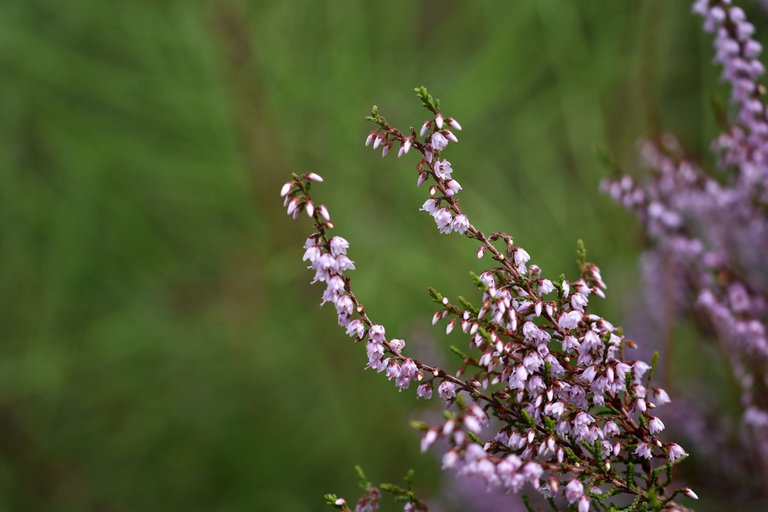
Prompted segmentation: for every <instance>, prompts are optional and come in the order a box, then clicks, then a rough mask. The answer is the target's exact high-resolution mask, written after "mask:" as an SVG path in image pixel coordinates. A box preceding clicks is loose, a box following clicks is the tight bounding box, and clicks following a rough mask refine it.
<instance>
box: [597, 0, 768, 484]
mask: <svg viewBox="0 0 768 512" xmlns="http://www.w3.org/2000/svg"><path fill="white" fill-rule="evenodd" d="M693 10H694V12H696V13H697V14H699V15H701V16H702V17H703V18H704V30H705V31H707V32H709V33H712V34H713V35H714V47H715V61H716V62H717V63H718V64H719V65H720V66H721V67H722V79H723V81H724V82H726V83H727V84H728V85H729V86H730V102H729V103H730V109H731V112H730V116H729V115H727V113H724V112H719V117H720V124H721V127H722V133H720V135H719V136H718V137H717V138H716V140H715V141H714V143H713V144H712V149H713V153H714V155H715V161H714V168H715V170H714V171H709V170H708V169H707V168H706V167H705V166H704V165H702V164H699V163H697V162H696V161H695V160H694V159H693V158H691V157H689V156H687V155H686V154H685V152H684V151H683V149H682V148H681V146H680V144H679V143H678V142H677V140H676V139H675V138H674V137H673V136H671V135H664V136H661V137H658V138H655V139H651V140H648V141H646V142H644V143H643V146H642V158H643V162H644V163H645V165H646V166H647V167H648V168H649V169H650V172H649V173H647V174H646V175H645V176H644V177H643V179H642V180H636V179H633V178H632V177H630V176H623V177H620V178H616V179H611V180H608V181H606V182H605V184H604V188H605V190H606V191H607V192H608V193H609V194H610V195H611V196H612V197H613V198H614V199H615V200H616V201H618V202H620V203H621V204H623V205H624V206H625V207H626V208H628V209H629V210H631V211H633V212H635V213H636V214H637V217H638V219H639V221H640V224H641V225H642V227H643V230H644V232H645V234H646V239H647V241H648V249H647V251H646V253H645V254H644V256H643V265H642V267H643V274H644V277H645V283H646V289H647V290H648V294H649V295H650V296H651V297H652V300H650V301H649V304H650V305H651V306H652V307H653V308H654V309H656V311H655V313H656V315H655V316H656V317H657V318H658V319H660V320H661V322H662V324H665V325H669V324H674V323H675V322H676V321H677V320H678V317H679V316H680V315H681V314H684V313H689V314H693V315H694V317H695V318H696V319H697V320H698V321H699V323H700V325H701V326H702V327H704V328H705V329H706V330H708V331H709V332H711V333H713V334H714V338H715V339H716V340H717V342H718V344H719V346H720V348H721V353H722V354H723V358H722V359H723V360H724V361H726V364H727V365H728V366H729V367H730V369H731V371H732V374H733V375H734V377H735V378H736V380H737V381H738V383H739V386H740V390H741V405H742V410H743V421H742V423H743V427H744V429H745V430H746V432H747V434H748V435H747V439H748V441H747V443H746V447H747V451H748V452H749V453H750V456H749V457H747V459H748V460H751V462H757V466H758V468H762V471H763V474H764V475H766V476H768V338H767V336H768V300H767V299H766V292H768V274H766V271H765V265H764V257H765V255H766V254H768V216H767V215H766V213H767V212H766V207H768V111H767V110H766V106H765V103H764V101H763V98H764V96H765V93H766V90H765V87H764V86H763V85H761V84H760V83H759V81H758V79H759V77H760V76H761V75H762V74H763V73H764V71H765V68H764V66H763V64H762V63H761V62H760V61H759V60H758V56H759V55H760V53H761V51H762V47H761V45H760V43H759V42H757V41H756V40H755V38H754V33H755V28H754V26H753V25H752V24H751V23H750V22H749V21H747V19H746V15H745V13H744V11H743V10H742V9H741V8H740V7H737V6H733V5H731V2H730V1H721V0H698V1H696V2H695V3H694V7H693ZM702 441H704V440H702ZM765 478H766V477H764V479H765Z"/></svg>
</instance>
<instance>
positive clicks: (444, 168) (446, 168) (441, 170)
mask: <svg viewBox="0 0 768 512" xmlns="http://www.w3.org/2000/svg"><path fill="white" fill-rule="evenodd" d="M451 174H453V167H451V162H449V161H448V160H437V161H436V162H435V175H436V176H437V177H438V178H440V179H441V180H447V179H448V178H450V177H451Z"/></svg>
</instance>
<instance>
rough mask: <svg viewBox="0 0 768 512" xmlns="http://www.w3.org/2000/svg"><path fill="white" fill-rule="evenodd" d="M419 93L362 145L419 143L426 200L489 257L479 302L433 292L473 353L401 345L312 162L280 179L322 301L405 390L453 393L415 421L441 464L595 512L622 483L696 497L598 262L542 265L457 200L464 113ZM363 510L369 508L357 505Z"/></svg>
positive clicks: (658, 504)
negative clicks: (320, 201)
mask: <svg viewBox="0 0 768 512" xmlns="http://www.w3.org/2000/svg"><path fill="white" fill-rule="evenodd" d="M417 93H418V95H419V97H420V99H421V100H422V103H423V104H424V106H425V107H426V108H427V109H428V110H429V111H430V112H431V114H432V116H431V117H430V118H429V119H428V120H427V121H425V122H424V123H423V124H422V125H421V126H422V128H421V130H420V133H419V134H417V133H416V131H415V130H414V129H413V128H411V129H410V130H409V132H406V133H404V132H402V131H400V130H398V129H396V128H393V127H392V126H391V125H390V124H389V123H388V122H387V120H386V119H385V118H384V117H383V116H382V115H381V113H380V112H379V111H378V109H377V108H376V107H374V109H373V111H372V113H371V115H370V117H369V119H370V120H371V121H372V122H373V123H375V124H376V125H377V127H376V129H375V130H374V131H372V132H371V133H370V134H369V135H368V137H367V139H366V145H372V146H373V147H374V148H379V147H383V148H384V149H383V151H384V154H386V153H387V152H388V151H389V148H392V147H399V151H398V153H399V155H404V154H406V153H408V152H410V151H411V150H412V149H413V150H415V151H416V152H417V153H418V154H419V159H418V162H417V164H416V172H417V173H418V179H417V184H418V185H419V186H421V185H423V184H425V183H427V182H430V183H431V185H430V187H429V196H430V197H429V199H427V201H426V202H425V203H424V205H423V207H422V209H423V210H424V211H426V212H428V213H429V214H430V215H432V216H433V218H434V220H435V222H436V224H437V227H438V230H439V231H440V232H443V233H450V232H457V233H460V234H462V235H463V236H465V237H466V238H469V239H470V240H472V241H473V242H475V243H477V244H478V246H479V249H478V253H477V256H478V259H483V258H486V259H489V260H490V261H489V266H488V267H487V269H486V270H485V271H484V272H482V273H480V275H477V276H475V285H476V286H477V288H478V291H479V302H478V304H477V305H473V304H472V303H471V302H470V301H468V300H466V299H463V298H459V299H458V301H452V300H450V299H449V298H448V297H444V296H443V295H441V294H440V293H439V292H437V291H435V290H431V291H430V292H431V295H432V298H433V299H434V301H435V302H436V304H437V311H436V312H435V315H434V317H433V323H434V324H437V323H438V322H444V323H445V324H446V332H447V333H451V332H452V331H454V330H455V328H456V327H459V329H458V331H461V332H462V333H463V336H464V337H465V339H466V340H467V350H468V351H469V354H466V353H464V352H462V351H461V350H460V349H455V352H456V353H457V354H458V355H459V357H460V358H461V365H460V367H459V368H458V370H457V371H456V372H453V373H451V372H447V371H445V370H443V369H441V368H437V367H434V366H430V365H428V364H426V363H424V362H421V361H419V360H417V359H415V358H411V357H408V356H407V355H406V354H405V353H404V348H405V342H404V341H403V340H400V339H393V338H388V337H387V335H386V330H385V328H384V327H383V326H382V325H379V324H376V323H374V322H373V321H372V320H371V318H370V317H369V316H368V313H367V312H366V310H365V308H364V306H363V305H362V303H360V301H359V300H358V299H357V297H356V296H355V294H354V293H353V291H352V287H351V281H350V278H349V277H345V276H343V272H344V271H346V270H349V269H351V268H353V266H352V263H351V261H349V259H348V258H347V256H346V251H347V249H348V248H349V244H348V243H347V242H346V241H345V240H344V239H342V238H340V237H338V236H332V235H331V234H330V231H331V230H332V229H333V226H332V225H331V223H330V220H329V218H330V217H329V215H328V212H327V209H324V210H323V212H322V213H321V212H320V208H319V207H318V208H310V206H309V205H313V204H314V203H313V201H312V198H311V196H310V190H309V189H310V186H311V184H312V182H313V181H318V177H317V176H316V175H314V174H305V175H301V176H294V179H293V180H292V181H291V182H289V183H287V184H286V185H285V186H284V187H283V190H282V193H283V196H284V197H285V204H286V206H287V209H288V213H289V214H291V215H294V216H295V215H297V212H299V211H306V212H307V213H308V214H309V216H310V217H311V218H312V219H313V221H314V225H315V229H316V231H315V233H313V234H312V235H311V236H310V237H309V238H308V240H307V243H306V244H305V248H306V253H305V260H308V261H309V262H310V265H311V268H312V269H313V270H314V271H315V273H316V274H315V279H314V281H320V282H324V283H325V285H326V290H325V292H324V294H323V301H324V302H332V303H333V304H334V305H335V307H336V310H337V313H338V320H339V324H340V325H341V326H342V327H344V328H345V329H346V332H347V334H348V335H349V336H351V337H352V338H353V339H354V340H355V341H362V340H365V345H366V352H367V356H368V364H367V368H370V369H372V370H374V371H376V372H380V373H384V374H385V375H386V377H387V378H388V379H390V380H392V381H394V383H395V385H396V386H397V388H398V389H400V390H405V389H408V388H409V386H410V385H411V384H412V383H415V384H416V395H417V396H418V397H420V398H425V399H430V398H431V397H432V396H433V392H434V390H435V389H436V390H437V395H438V396H439V397H440V399H441V400H442V401H443V403H444V408H445V421H443V422H442V423H440V424H437V425H428V424H424V423H419V424H418V428H420V429H421V430H422V431H423V436H422V442H421V448H422V450H423V451H426V450H428V449H429V448H430V447H431V446H432V445H433V444H435V443H436V441H438V440H440V441H441V443H440V446H443V447H445V452H444V453H443V456H442V461H443V466H444V468H450V469H454V470H456V471H457V472H458V474H459V475H465V476H472V477H478V478H481V479H482V480H483V481H484V482H485V484H486V486H487V487H488V488H489V489H491V488H502V489H505V490H507V491H510V492H514V493H518V492H520V491H521V490H522V489H523V488H524V486H526V485H528V486H530V487H532V488H533V489H535V490H537V491H538V492H540V493H541V494H543V495H544V496H546V497H548V498H550V499H551V500H552V504H553V506H555V501H554V500H555V499H557V500H562V501H564V502H565V503H567V504H569V505H572V506H573V507H576V508H578V510H579V512H586V511H588V510H590V508H591V507H592V508H594V509H597V510H604V509H607V508H608V507H609V506H610V505H611V503H613V501H612V500H613V497H614V496H616V495H629V496H630V497H631V498H632V499H633V500H634V501H633V504H634V505H636V506H641V505H642V506H645V507H650V508H651V509H661V508H664V507H667V508H679V505H677V504H676V503H675V502H674V501H673V500H674V498H675V497H676V496H677V495H678V494H684V495H687V496H689V497H693V498H695V497H696V495H695V494H694V493H693V491H691V490H690V489H687V488H683V489H677V490H674V491H672V490H669V489H668V487H669V486H670V484H671V470H672V466H673V465H674V464H675V463H677V462H679V461H680V460H681V459H682V458H683V457H684V456H685V455H687V454H686V453H685V451H684V450H683V449H682V448H681V447H680V446H679V445H677V444H675V443H672V442H668V441H664V440H663V439H662V438H661V436H660V434H661V432H662V431H663V430H664V424H663V423H662V421H661V420H660V419H659V418H658V417H656V414H655V410H656V408H657V407H659V406H661V405H664V404H665V403H667V402H669V401H670V399H669V396H668V394H667V393H666V391H664V390H663V389H661V388H659V387H656V386H654V385H653V384H652V377H653V368H654V364H655V362H654V363H652V364H648V363H646V362H643V361H640V360H633V359H629V358H627V357H626V356H625V352H626V351H627V350H631V349H632V348H635V344H634V342H633V341H632V340H630V339H627V338H625V337H624V336H623V334H622V330H621V329H620V328H618V327H616V326H614V325H613V324H612V323H610V322H609V321H607V320H606V319H604V318H602V317H600V316H599V315H596V314H594V313H593V312H591V311H590V301H591V300H593V298H594V297H604V296H605V292H604V290H605V283H604V282H603V280H602V277H601V274H600V270H599V269H598V267H597V266H595V265H594V264H592V263H589V262H588V261H587V260H586V251H585V250H584V248H583V245H580V247H579V271H580V275H579V276H578V277H577V278H576V279H571V280H568V279H557V280H555V281H553V280H551V279H548V278H546V277H545V276H544V274H543V271H542V269H541V268H540V267H539V266H538V265H536V264H534V263H532V261H531V256H530V255H529V254H528V252H527V251H525V249H523V248H522V247H520V246H519V245H518V244H516V243H515V242H514V240H513V238H512V237H511V236H510V235H508V234H506V233H503V232H493V233H490V234H487V235H486V234H485V233H484V232H482V231H480V230H479V229H478V228H476V227H475V226H474V225H472V223H471V222H470V220H469V218H468V217H467V215H466V214H465V213H464V212H463V211H462V210H461V208H460V206H459V202H458V199H457V193H458V192H459V191H460V190H461V186H460V185H459V184H458V183H457V182H456V180H455V179H454V177H453V168H452V166H451V164H450V162H449V161H448V160H446V159H445V158H444V157H443V151H444V150H445V149H446V147H447V146H448V144H449V142H454V143H455V142H457V140H456V137H455V136H454V135H453V133H452V132H451V131H449V130H448V128H447V126H449V127H451V128H453V129H455V130H459V129H460V125H459V124H458V123H457V122H456V121H455V119H452V118H450V117H446V116H444V115H443V113H442V111H441V110H440V108H439V102H438V101H437V100H436V99H434V98H433V97H432V96H431V95H429V93H428V92H427V91H426V89H424V88H418V89H417ZM361 510H362V509H361Z"/></svg>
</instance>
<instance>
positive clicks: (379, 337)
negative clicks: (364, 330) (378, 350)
mask: <svg viewBox="0 0 768 512" xmlns="http://www.w3.org/2000/svg"><path fill="white" fill-rule="evenodd" d="M384 333H385V330H384V326H383V325H379V324H374V325H372V326H371V330H370V331H368V335H369V336H370V337H371V339H372V340H373V341H375V342H377V343H381V342H382V341H384Z"/></svg>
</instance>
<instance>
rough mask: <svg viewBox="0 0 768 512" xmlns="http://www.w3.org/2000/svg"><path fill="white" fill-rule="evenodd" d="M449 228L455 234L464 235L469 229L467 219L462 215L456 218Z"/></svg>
mask: <svg viewBox="0 0 768 512" xmlns="http://www.w3.org/2000/svg"><path fill="white" fill-rule="evenodd" d="M451 227H452V228H453V230H454V231H456V232H457V233H461V234H464V233H465V232H466V231H467V229H469V219H467V216H466V215H464V214H463V213H461V214H459V215H457V216H456V218H454V219H453V222H452V223H451Z"/></svg>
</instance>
